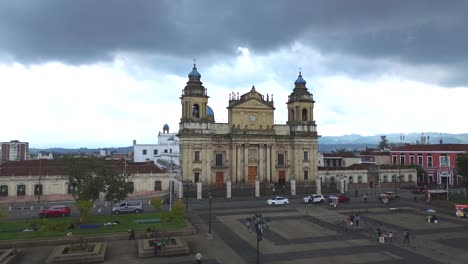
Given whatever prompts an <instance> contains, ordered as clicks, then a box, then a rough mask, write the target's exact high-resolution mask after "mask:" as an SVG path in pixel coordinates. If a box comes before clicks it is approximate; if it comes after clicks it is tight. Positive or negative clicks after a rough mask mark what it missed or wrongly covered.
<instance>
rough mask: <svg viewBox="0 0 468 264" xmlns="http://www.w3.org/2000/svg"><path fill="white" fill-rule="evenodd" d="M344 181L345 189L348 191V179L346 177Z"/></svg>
mask: <svg viewBox="0 0 468 264" xmlns="http://www.w3.org/2000/svg"><path fill="white" fill-rule="evenodd" d="M343 181H344V191H345V192H347V191H348V179H347V178H344V179H343Z"/></svg>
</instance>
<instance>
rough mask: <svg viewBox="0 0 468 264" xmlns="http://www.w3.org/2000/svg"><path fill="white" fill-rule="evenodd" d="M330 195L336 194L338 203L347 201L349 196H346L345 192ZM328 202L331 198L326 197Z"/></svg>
mask: <svg viewBox="0 0 468 264" xmlns="http://www.w3.org/2000/svg"><path fill="white" fill-rule="evenodd" d="M331 196H336V197H338V202H339V203H344V202H348V201H349V197H348V196H346V195H345V194H338V195H331ZM328 202H329V203H331V199H330V198H328Z"/></svg>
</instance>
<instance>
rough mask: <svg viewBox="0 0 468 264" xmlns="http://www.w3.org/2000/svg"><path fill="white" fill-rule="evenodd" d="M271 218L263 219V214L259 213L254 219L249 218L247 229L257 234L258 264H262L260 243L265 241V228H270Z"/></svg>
mask: <svg viewBox="0 0 468 264" xmlns="http://www.w3.org/2000/svg"><path fill="white" fill-rule="evenodd" d="M270 222H271V220H270V218H269V217H266V218H263V217H262V214H260V213H257V214H255V215H254V216H253V217H247V229H248V230H249V232H252V231H253V230H255V233H256V234H257V264H260V241H261V240H263V231H264V230H263V226H264V225H265V226H266V229H267V230H269V228H270Z"/></svg>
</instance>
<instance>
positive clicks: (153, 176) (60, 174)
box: [0, 160, 176, 203]
mask: <svg viewBox="0 0 468 264" xmlns="http://www.w3.org/2000/svg"><path fill="white" fill-rule="evenodd" d="M106 166H110V167H113V168H114V169H116V170H117V171H122V173H124V172H125V173H127V174H129V175H130V176H129V178H128V181H129V182H130V184H132V185H133V187H134V193H133V196H142V195H144V196H154V195H158V194H161V193H163V192H166V191H167V190H169V182H170V181H171V180H172V179H173V178H175V176H176V175H175V173H166V172H164V171H162V170H161V169H160V168H158V167H157V166H155V165H154V164H153V163H152V162H139V163H137V162H123V161H115V160H108V161H106ZM72 191H73V190H72V188H71V186H70V185H69V184H68V176H67V175H65V168H64V166H63V163H62V161H61V160H27V161H9V162H4V163H2V164H1V165H0V203H11V202H18V201H37V200H41V201H44V200H47V201H54V200H61V201H63V200H71V199H73V198H72V195H71V193H72Z"/></svg>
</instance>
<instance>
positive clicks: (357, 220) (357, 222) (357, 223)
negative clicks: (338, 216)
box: [354, 214, 361, 227]
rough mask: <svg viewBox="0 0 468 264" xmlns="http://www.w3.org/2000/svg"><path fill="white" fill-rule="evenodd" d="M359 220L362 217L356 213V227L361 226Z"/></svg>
mask: <svg viewBox="0 0 468 264" xmlns="http://www.w3.org/2000/svg"><path fill="white" fill-rule="evenodd" d="M359 220H361V218H360V217H359V215H358V214H356V215H355V216H354V221H355V222H356V227H359Z"/></svg>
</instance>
